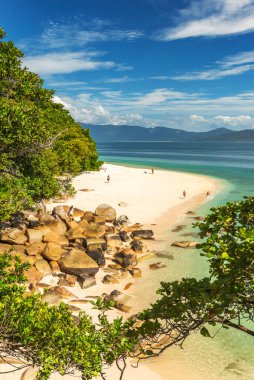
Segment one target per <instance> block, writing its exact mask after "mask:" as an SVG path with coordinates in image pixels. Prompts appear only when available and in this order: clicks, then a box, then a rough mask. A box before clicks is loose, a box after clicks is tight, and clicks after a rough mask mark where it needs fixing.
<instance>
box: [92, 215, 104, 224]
mask: <svg viewBox="0 0 254 380" xmlns="http://www.w3.org/2000/svg"><path fill="white" fill-rule="evenodd" d="M92 222H94V223H96V224H105V223H106V218H105V217H104V216H98V215H94V216H93V219H92Z"/></svg>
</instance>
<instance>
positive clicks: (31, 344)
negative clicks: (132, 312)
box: [0, 253, 136, 380]
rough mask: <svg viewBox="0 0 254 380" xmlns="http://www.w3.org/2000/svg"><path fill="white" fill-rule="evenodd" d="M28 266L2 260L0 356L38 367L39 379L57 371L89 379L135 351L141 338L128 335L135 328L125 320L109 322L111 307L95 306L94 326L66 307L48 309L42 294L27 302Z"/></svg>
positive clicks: (6, 258) (12, 259)
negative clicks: (108, 314)
mask: <svg viewBox="0 0 254 380" xmlns="http://www.w3.org/2000/svg"><path fill="white" fill-rule="evenodd" d="M27 267H28V265H27V264H21V263H20V260H19V259H18V258H16V257H15V256H11V255H10V254H7V253H6V254H3V255H1V256H0V341H1V348H0V354H5V355H6V354H8V355H10V356H15V357H18V358H20V359H24V360H26V361H27V362H28V363H29V364H31V365H35V366H37V367H38V368H39V373H38V376H37V378H38V379H39V380H46V379H48V378H49V376H50V374H51V373H52V372H59V373H60V374H62V375H64V374H67V373H71V374H73V373H75V372H76V371H80V372H81V374H82V378H83V379H86V380H88V379H92V378H93V377H94V376H98V375H100V373H101V372H102V371H103V367H104V366H105V365H107V366H108V365H111V364H113V363H114V362H115V361H118V360H121V359H122V358H125V357H126V356H127V355H128V354H129V352H131V351H133V349H134V346H135V344H136V338H135V337H134V336H131V335H130V334H129V332H128V331H129V330H130V327H131V325H132V323H131V322H124V321H123V319H122V318H117V319H115V320H114V321H113V322H109V320H108V318H107V315H106V311H107V310H109V309H110V308H111V306H112V305H111V304H104V303H103V302H102V301H97V302H95V303H94V306H95V307H96V308H98V309H99V310H100V313H99V317H98V323H97V324H94V323H93V322H92V320H91V318H90V317H89V316H88V315H87V314H86V313H84V312H81V313H80V314H79V316H78V318H77V317H73V315H72V314H71V311H70V309H69V307H68V306H67V305H65V304H63V303H61V304H60V305H59V306H48V305H47V304H46V303H44V302H42V299H41V296H40V295H34V294H30V295H28V296H26V297H24V292H25V287H24V286H22V283H23V281H24V279H25V277H24V275H23V270H24V269H26V268H27Z"/></svg>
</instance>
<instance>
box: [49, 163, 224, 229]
mask: <svg viewBox="0 0 254 380" xmlns="http://www.w3.org/2000/svg"><path fill="white" fill-rule="evenodd" d="M107 176H109V177H110V180H109V182H107ZM72 183H73V186H74V187H75V189H76V190H77V193H76V195H75V196H74V198H71V199H69V200H67V201H65V202H64V203H65V204H68V205H74V206H75V207H78V208H80V209H82V210H86V211H94V210H95V208H96V207H97V206H98V204H100V203H107V204H109V205H111V206H112V207H114V208H115V209H116V211H117V215H118V216H119V215H122V214H126V215H128V217H129V219H130V221H131V222H132V223H137V222H139V223H142V224H144V225H148V224H154V223H156V222H157V221H158V219H164V217H165V218H166V220H169V223H170V224H173V223H174V221H175V220H176V217H177V216H178V215H179V213H180V212H181V210H184V209H187V208H191V207H196V206H197V205H199V204H201V203H203V202H204V201H205V200H206V199H207V195H206V193H207V192H209V193H210V194H211V196H214V194H215V192H216V191H217V190H216V189H217V188H218V181H217V180H214V179H211V178H209V177H205V176H201V175H196V174H188V173H180V172H175V171H168V170H154V174H152V170H151V168H149V169H147V168H144V169H140V168H131V167H125V166H120V165H119V166H118V165H112V164H104V165H103V167H102V169H101V170H100V171H99V172H87V173H83V174H81V175H79V176H77V177H76V178H74V179H73V182H72ZM184 190H185V191H186V197H185V198H184V197H183V191H184ZM57 204H58V203H51V204H49V205H47V209H48V210H52V209H53V207H54V206H55V205H57ZM170 210H171V213H170V212H169V211H170ZM169 214H170V215H169ZM173 214H174V218H173V219H172V215H173ZM163 224H164V223H163Z"/></svg>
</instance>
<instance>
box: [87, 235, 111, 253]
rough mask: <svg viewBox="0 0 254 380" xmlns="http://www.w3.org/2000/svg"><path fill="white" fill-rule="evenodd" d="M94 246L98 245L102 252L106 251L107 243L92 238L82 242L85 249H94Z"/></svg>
mask: <svg viewBox="0 0 254 380" xmlns="http://www.w3.org/2000/svg"><path fill="white" fill-rule="evenodd" d="M95 245H96V246H97V245H99V246H100V247H101V249H102V250H103V251H106V249H107V242H106V240H104V239H93V238H90V239H85V240H84V246H85V247H86V248H89V247H91V248H92V247H93V248H96V247H94V246H95Z"/></svg>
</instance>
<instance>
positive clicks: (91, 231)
mask: <svg viewBox="0 0 254 380" xmlns="http://www.w3.org/2000/svg"><path fill="white" fill-rule="evenodd" d="M84 235H85V237H87V238H100V237H102V236H104V235H105V227H104V226H100V225H97V224H95V223H88V224H87V225H86V226H85V228H84Z"/></svg>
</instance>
